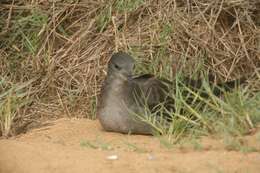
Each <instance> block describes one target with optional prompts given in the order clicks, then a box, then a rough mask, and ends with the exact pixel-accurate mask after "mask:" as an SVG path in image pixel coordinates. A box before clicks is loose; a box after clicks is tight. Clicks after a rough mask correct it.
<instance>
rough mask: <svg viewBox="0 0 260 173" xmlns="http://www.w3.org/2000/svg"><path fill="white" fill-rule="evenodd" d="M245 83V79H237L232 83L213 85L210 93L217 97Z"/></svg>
mask: <svg viewBox="0 0 260 173" xmlns="http://www.w3.org/2000/svg"><path fill="white" fill-rule="evenodd" d="M246 81H247V78H246V77H241V78H239V79H235V80H232V81H227V82H223V83H218V84H215V85H213V87H212V92H213V94H214V95H216V96H219V95H221V94H223V93H224V92H226V91H230V90H232V89H234V88H236V87H238V86H239V85H241V84H243V83H245V82H246Z"/></svg>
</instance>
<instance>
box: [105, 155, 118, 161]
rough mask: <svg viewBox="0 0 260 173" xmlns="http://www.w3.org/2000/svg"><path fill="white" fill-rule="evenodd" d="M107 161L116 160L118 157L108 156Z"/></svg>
mask: <svg viewBox="0 0 260 173" xmlns="http://www.w3.org/2000/svg"><path fill="white" fill-rule="evenodd" d="M107 159H108V160H117V159H118V156H117V155H110V156H107Z"/></svg>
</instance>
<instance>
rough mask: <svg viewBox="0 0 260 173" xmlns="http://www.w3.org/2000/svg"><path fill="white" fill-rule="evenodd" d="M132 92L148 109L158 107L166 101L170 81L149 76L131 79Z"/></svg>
mask: <svg viewBox="0 0 260 173" xmlns="http://www.w3.org/2000/svg"><path fill="white" fill-rule="evenodd" d="M131 82H132V86H133V91H134V93H135V94H136V96H138V97H142V98H143V99H145V103H146V104H147V105H148V106H149V107H153V106H156V105H158V104H159V103H162V102H164V101H165V100H166V99H167V96H168V95H167V94H168V93H169V92H168V91H169V88H168V86H167V84H170V83H171V82H170V81H167V80H160V79H157V78H156V77H154V76H153V75H150V74H145V75H142V76H138V77H135V78H132V80H131Z"/></svg>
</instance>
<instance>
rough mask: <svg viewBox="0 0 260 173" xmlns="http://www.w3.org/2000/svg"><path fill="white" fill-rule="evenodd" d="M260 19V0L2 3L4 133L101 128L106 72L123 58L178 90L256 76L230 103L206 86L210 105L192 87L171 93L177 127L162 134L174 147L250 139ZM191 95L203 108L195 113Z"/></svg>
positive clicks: (0, 109)
mask: <svg viewBox="0 0 260 173" xmlns="http://www.w3.org/2000/svg"><path fill="white" fill-rule="evenodd" d="M259 9H260V3H259V1H258V0H237V1H231V0H216V1H211V0H203V1H202V0H190V1H179V0H174V1H170V0H163V1H148V0H108V1H106V2H104V1H101V0H98V1H88V0H57V1H44V0H43V1H42V0H33V1H32V0H19V1H16V0H4V1H2V2H1V4H0V127H1V129H0V133H1V135H3V136H9V135H15V134H17V133H19V132H22V131H23V129H26V127H27V126H29V125H30V124H33V123H36V122H39V121H41V120H42V119H50V118H58V117H60V116H64V115H66V116H68V117H75V116H76V117H86V118H91V119H94V118H95V108H96V104H97V103H98V97H97V96H98V94H99V91H100V85H101V84H102V81H103V79H104V76H105V70H106V63H107V61H108V59H109V58H110V56H111V54H112V53H113V52H115V51H118V50H123V51H126V52H129V53H130V54H131V55H133V56H134V57H135V58H136V61H137V67H136V73H137V74H139V73H147V72H149V73H153V74H155V75H156V76H158V77H164V78H166V79H169V80H173V79H175V78H177V79H178V78H181V77H182V75H189V76H191V77H192V78H195V79H196V78H198V77H201V74H202V73H203V74H206V73H210V74H213V75H214V77H215V80H216V81H227V80H231V79H236V78H239V77H241V76H242V75H247V76H249V81H248V83H247V85H246V86H244V88H238V89H235V90H234V91H233V92H231V93H226V94H224V96H223V98H217V97H215V96H213V95H212V94H211V90H210V88H209V87H208V85H207V82H205V84H204V86H203V88H204V90H206V91H207V92H208V93H209V95H210V97H209V99H207V100H205V99H203V98H201V97H200V96H199V95H198V93H194V92H192V91H190V90H189V88H187V87H185V86H183V87H180V88H177V89H176V90H175V91H174V92H172V93H170V95H171V96H172V97H174V98H175V99H176V102H175V105H176V111H175V112H169V115H170V116H172V119H173V120H174V121H173V122H172V124H171V125H170V128H164V126H163V125H162V124H161V125H160V124H159V125H158V124H156V129H157V130H158V131H159V132H161V133H162V134H164V135H166V136H168V140H169V141H171V142H177V141H179V139H181V138H182V137H183V136H189V135H202V134H208V133H211V134H212V133H214V134H220V136H240V135H244V134H246V133H249V132H250V131H252V130H253V129H254V128H256V125H257V123H258V122H259V121H260V108H259V105H260V93H259V88H260V80H259V79H260V73H259V67H260V57H259V55H260V53H259V52H260V51H259V49H260V47H259V45H260V36H259V29H260V21H259V19H260V10H259ZM177 81H178V80H177ZM183 90H186V91H188V92H190V95H193V96H194V97H195V98H196V102H195V101H194V104H193V105H189V104H187V103H186V101H185V100H186V99H185V98H183V96H182V95H181V93H182V92H183ZM197 101H199V103H200V104H197ZM201 104H203V106H201ZM161 109H162V110H163V109H164V107H163V105H161ZM183 109H184V110H185V114H183V113H182V112H181V111H180V110H183ZM194 116H195V117H196V119H195V120H194V119H193V117H194ZM148 123H153V122H152V121H151V120H149V122H148ZM88 145H89V144H88Z"/></svg>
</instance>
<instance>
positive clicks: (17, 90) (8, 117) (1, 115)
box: [0, 78, 34, 137]
mask: <svg viewBox="0 0 260 173" xmlns="http://www.w3.org/2000/svg"><path fill="white" fill-rule="evenodd" d="M33 81H34V80H30V81H28V82H24V83H20V84H12V83H9V82H8V81H6V80H5V78H0V91H1V94H0V134H2V135H3V136H5V137H8V136H9V135H11V127H12V125H13V120H14V118H15V117H16V115H17V111H18V110H19V109H20V108H22V107H23V106H25V105H28V104H30V103H31V100H30V99H29V97H28V96H29V94H30V90H27V88H28V87H29V86H30V85H31V83H32V82H33Z"/></svg>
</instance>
